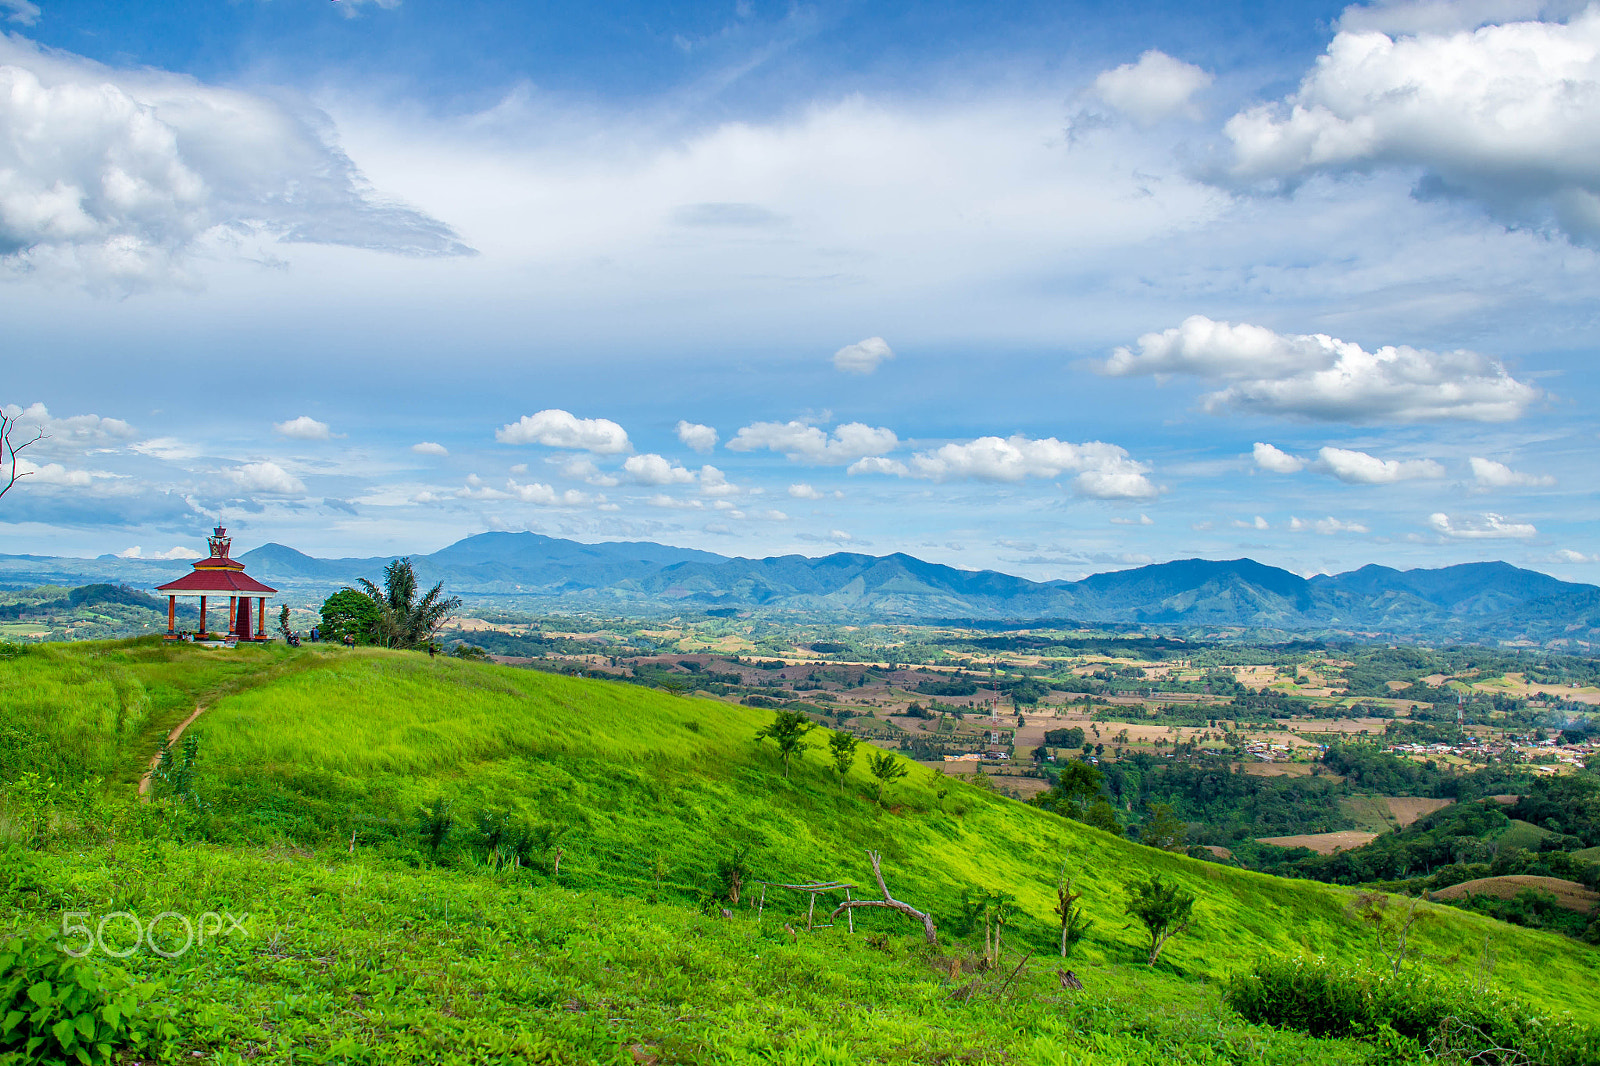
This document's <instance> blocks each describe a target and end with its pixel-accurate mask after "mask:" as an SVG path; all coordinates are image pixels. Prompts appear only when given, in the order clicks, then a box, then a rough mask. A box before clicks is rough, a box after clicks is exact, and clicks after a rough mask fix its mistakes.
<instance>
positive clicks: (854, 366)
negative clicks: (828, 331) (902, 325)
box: [833, 337, 894, 374]
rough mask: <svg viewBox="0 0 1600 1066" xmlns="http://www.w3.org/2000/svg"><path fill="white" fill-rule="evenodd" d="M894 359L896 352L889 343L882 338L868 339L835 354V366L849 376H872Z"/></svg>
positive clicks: (845, 347)
mask: <svg viewBox="0 0 1600 1066" xmlns="http://www.w3.org/2000/svg"><path fill="white" fill-rule="evenodd" d="M893 358H894V351H893V349H891V348H890V347H889V342H888V341H886V340H884V339H883V338H882V337H868V338H867V339H866V340H864V341H858V342H856V343H855V344H847V345H845V346H844V347H843V348H840V349H839V350H838V351H836V352H834V353H833V365H834V366H835V367H836V368H838V369H839V370H843V371H844V372H845V373H847V374H870V373H872V372H873V371H874V370H876V369H878V367H879V366H880V365H881V364H883V363H885V362H888V361H889V360H890V359H893Z"/></svg>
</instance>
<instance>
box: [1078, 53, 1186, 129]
mask: <svg viewBox="0 0 1600 1066" xmlns="http://www.w3.org/2000/svg"><path fill="white" fill-rule="evenodd" d="M1211 81H1212V77H1211V75H1210V74H1209V73H1207V72H1206V71H1204V70H1201V69H1200V68H1199V67H1197V66H1194V65H1193V64H1190V63H1185V62H1183V60H1181V59H1174V58H1172V57H1171V56H1169V55H1167V54H1166V53H1165V52H1160V51H1157V50H1156V49H1153V48H1152V49H1151V50H1150V51H1148V52H1146V53H1144V55H1142V56H1140V57H1139V61H1138V62H1137V63H1124V64H1123V65H1122V66H1120V67H1117V68H1116V69H1114V70H1107V71H1104V72H1102V73H1101V74H1100V76H1099V77H1097V78H1095V80H1094V91H1095V94H1096V95H1097V96H1099V97H1100V99H1102V100H1104V101H1105V102H1106V103H1108V104H1110V105H1111V106H1112V107H1114V108H1116V109H1117V110H1118V111H1121V112H1122V113H1123V114H1125V115H1127V116H1128V117H1129V118H1131V119H1133V120H1134V121H1135V122H1138V123H1140V124H1142V125H1150V124H1152V123H1155V122H1159V121H1161V120H1162V119H1164V118H1169V117H1171V116H1173V115H1179V114H1181V115H1184V116H1186V117H1188V118H1199V117H1200V111H1199V109H1198V108H1197V107H1195V106H1194V104H1193V102H1192V99H1193V97H1194V94H1195V93H1197V92H1199V91H1200V90H1202V89H1204V88H1206V87H1207V86H1209V85H1210V84H1211Z"/></svg>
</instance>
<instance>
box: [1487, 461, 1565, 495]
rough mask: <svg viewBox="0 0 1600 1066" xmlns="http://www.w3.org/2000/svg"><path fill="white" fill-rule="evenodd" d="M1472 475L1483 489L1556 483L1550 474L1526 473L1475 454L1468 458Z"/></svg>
mask: <svg viewBox="0 0 1600 1066" xmlns="http://www.w3.org/2000/svg"><path fill="white" fill-rule="evenodd" d="M1467 463H1468V465H1470V466H1471V467H1472V477H1473V480H1475V481H1476V482H1477V483H1478V487H1479V488H1482V489H1513V488H1548V487H1549V486H1551V485H1554V484H1555V483H1556V479H1555V478H1553V477H1551V476H1550V475H1549V474H1525V473H1522V472H1521V471H1517V470H1513V469H1511V468H1510V467H1509V466H1507V465H1506V464H1504V463H1497V462H1495V461H1494V460H1493V459H1480V458H1478V457H1477V456H1473V457H1472V458H1471V459H1468V460H1467Z"/></svg>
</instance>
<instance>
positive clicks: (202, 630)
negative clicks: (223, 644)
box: [200, 596, 206, 636]
mask: <svg viewBox="0 0 1600 1066" xmlns="http://www.w3.org/2000/svg"><path fill="white" fill-rule="evenodd" d="M205 632H206V598H205V597H204V596H201V597H200V634H201V636H204V635H205Z"/></svg>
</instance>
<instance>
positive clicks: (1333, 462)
mask: <svg viewBox="0 0 1600 1066" xmlns="http://www.w3.org/2000/svg"><path fill="white" fill-rule="evenodd" d="M1316 466H1317V469H1318V470H1321V471H1322V472H1323V473H1326V474H1332V475H1333V476H1334V477H1336V478H1338V479H1339V480H1340V481H1343V482H1346V483H1347V484H1351V485H1392V484H1394V483H1395V482H1396V481H1414V480H1417V479H1423V478H1441V477H1444V475H1445V470H1444V467H1443V466H1442V465H1440V464H1439V463H1436V462H1434V461H1433V460H1432V459H1379V458H1378V457H1377V456H1376V455H1369V454H1367V453H1366V452H1358V451H1352V450H1350V449H1348V448H1323V449H1321V450H1320V451H1318V452H1317V463H1316Z"/></svg>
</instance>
